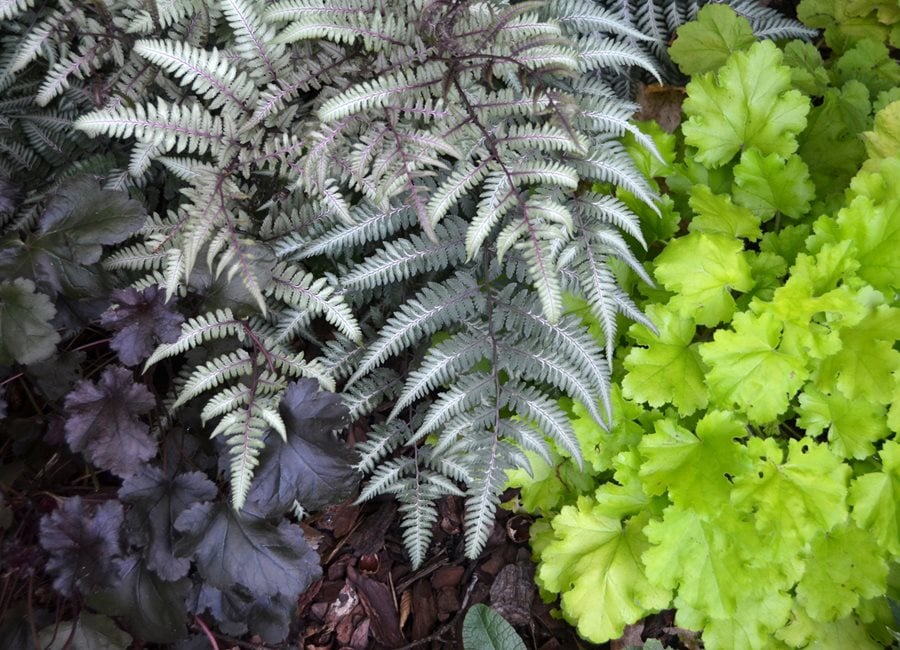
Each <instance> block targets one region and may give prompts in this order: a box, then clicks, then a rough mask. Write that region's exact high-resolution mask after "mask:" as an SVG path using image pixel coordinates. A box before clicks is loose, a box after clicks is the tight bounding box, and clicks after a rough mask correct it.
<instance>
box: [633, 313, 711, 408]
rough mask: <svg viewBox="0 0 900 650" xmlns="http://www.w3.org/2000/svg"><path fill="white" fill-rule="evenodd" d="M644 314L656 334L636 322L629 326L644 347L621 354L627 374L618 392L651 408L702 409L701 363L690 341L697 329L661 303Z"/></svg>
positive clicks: (695, 346)
mask: <svg viewBox="0 0 900 650" xmlns="http://www.w3.org/2000/svg"><path fill="white" fill-rule="evenodd" d="M646 314H647V317H648V318H649V319H650V320H651V321H653V323H654V325H656V326H657V328H658V330H659V335H658V336H657V335H656V334H654V333H653V332H651V331H650V330H648V329H647V328H646V327H645V326H644V325H641V324H640V323H637V324H635V325H632V326H631V328H630V329H629V334H630V335H631V337H632V338H633V339H634V340H635V341H636V342H637V343H638V344H639V345H645V346H647V347H633V348H631V350H630V351H629V352H628V356H627V357H625V364H624V365H625V369H626V370H627V371H628V373H627V374H626V375H625V377H624V379H623V380H622V393H623V394H624V395H625V397H627V398H629V399H634V400H637V401H639V402H646V403H647V404H649V405H650V406H655V407H659V406H662V405H663V404H666V403H668V402H671V403H672V404H674V405H675V407H676V408H677V409H678V410H679V411H680V412H681V413H682V414H684V415H690V414H691V413H693V412H694V411H696V410H697V409H701V408H704V407H705V406H706V403H707V394H706V385H705V384H704V382H703V363H702V362H701V361H700V354H699V353H698V352H697V344H696V343H691V341H693V339H694V332H695V331H696V329H697V328H696V326H695V325H694V322H693V321H692V320H691V319H690V318H682V317H680V316H678V315H677V314H674V313H672V312H671V311H670V310H669V309H668V308H666V307H664V306H662V305H650V306H648V307H647V309H646Z"/></svg>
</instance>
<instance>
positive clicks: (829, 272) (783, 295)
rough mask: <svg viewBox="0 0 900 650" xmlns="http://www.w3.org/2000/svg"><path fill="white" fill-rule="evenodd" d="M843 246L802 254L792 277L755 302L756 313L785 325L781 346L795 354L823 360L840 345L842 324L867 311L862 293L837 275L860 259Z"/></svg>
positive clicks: (782, 349)
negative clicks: (767, 299) (840, 282)
mask: <svg viewBox="0 0 900 650" xmlns="http://www.w3.org/2000/svg"><path fill="white" fill-rule="evenodd" d="M848 248H849V247H848V246H845V247H843V249H838V248H834V249H828V250H823V251H820V252H819V253H818V254H817V255H816V256H815V257H812V256H810V255H800V256H798V257H797V261H796V263H795V264H794V266H793V267H792V268H791V273H790V277H789V278H788V280H787V281H786V282H785V283H784V285H783V286H781V287H779V288H778V289H776V290H775V291H774V293H773V295H772V301H771V302H770V303H757V302H754V303H751V305H750V307H751V309H753V310H754V311H756V312H762V311H768V312H770V313H772V314H774V315H775V317H776V318H777V319H778V320H779V321H780V322H781V324H782V328H783V329H782V337H781V345H780V346H779V348H778V349H779V350H780V351H781V352H785V353H787V354H792V355H795V356H797V357H806V356H809V357H812V358H813V359H824V358H825V357H828V356H830V355H832V354H835V353H837V352H838V351H839V350H840V349H841V340H840V333H839V328H840V327H846V326H850V325H854V324H855V323H857V322H858V321H859V320H860V319H861V318H862V316H863V314H864V313H865V311H866V308H865V307H864V305H862V304H860V298H859V297H858V295H857V294H856V293H855V292H854V291H852V290H851V289H850V288H849V287H847V286H846V285H841V286H839V287H837V288H833V287H835V285H837V282H838V280H839V279H840V278H841V276H842V275H843V274H844V273H845V272H847V271H848V270H850V269H852V268H853V265H854V264H855V263H856V260H855V258H853V256H851V255H849V254H847V249H848Z"/></svg>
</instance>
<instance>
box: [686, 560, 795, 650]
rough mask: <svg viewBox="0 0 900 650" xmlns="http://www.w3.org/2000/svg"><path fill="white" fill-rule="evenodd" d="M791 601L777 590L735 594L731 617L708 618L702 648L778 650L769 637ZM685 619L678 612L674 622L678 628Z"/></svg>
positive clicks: (777, 626) (782, 619)
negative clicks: (734, 609) (735, 606)
mask: <svg viewBox="0 0 900 650" xmlns="http://www.w3.org/2000/svg"><path fill="white" fill-rule="evenodd" d="M763 580H765V578H762V577H760V581H763ZM791 601H792V599H791V597H790V596H789V595H788V594H786V593H784V592H783V591H779V590H777V589H757V590H755V591H751V592H745V593H740V594H738V595H737V611H738V613H737V614H736V615H735V616H730V617H728V618H717V619H711V620H709V621H707V622H706V623H705V625H704V626H703V643H704V646H705V647H707V648H729V650H759V649H761V648H765V649H766V650H780V649H781V648H782V647H783V646H781V645H779V644H776V643H774V642H773V641H772V635H773V633H774V632H775V631H776V630H777V629H779V628H780V627H781V626H782V625H784V623H785V622H786V621H787V619H788V616H789V613H790V609H791ZM685 620H686V617H685V616H684V615H683V613H682V611H680V610H679V611H678V612H677V613H676V615H675V622H676V623H677V624H678V625H682V624H683V623H682V622H683V621H685ZM785 650H786V649H785Z"/></svg>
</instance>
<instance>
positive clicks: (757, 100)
mask: <svg viewBox="0 0 900 650" xmlns="http://www.w3.org/2000/svg"><path fill="white" fill-rule="evenodd" d="M781 62H782V56H781V51H780V50H779V49H778V48H777V47H776V46H775V44H774V43H772V42H771V41H761V42H759V43H755V44H754V45H753V46H752V47H751V48H750V49H749V50H748V51H747V52H736V53H735V54H733V55H732V56H731V57H730V58H729V59H728V62H727V63H726V64H725V65H724V66H723V67H722V68H721V69H720V70H719V72H718V75H714V74H713V73H706V74H703V75H700V76H698V77H695V78H694V80H693V81H691V83H689V84H688V87H687V91H688V97H687V99H686V100H685V102H684V111H685V114H686V115H688V118H689V119H688V120H687V121H686V122H685V123H684V124H683V126H682V131H683V133H684V140H685V142H686V143H687V144H688V145H690V146H692V147H696V148H697V155H696V159H697V161H698V162H700V163H702V164H704V165H707V166H709V167H719V166H720V165H723V164H725V163H727V162H728V161H729V160H731V159H732V157H734V155H735V154H736V153H737V152H738V151H741V150H742V149H750V148H754V147H755V148H757V149H759V150H760V151H761V152H762V153H764V154H770V153H777V154H778V155H779V156H782V157H783V158H787V157H788V156H790V155H791V154H792V153H794V152H795V151H796V150H797V137H796V136H797V134H798V133H800V131H802V130H803V128H804V127H805V126H806V114H807V112H808V111H809V100H808V99H807V98H806V97H804V96H803V95H802V94H800V92H799V91H797V90H791V70H790V68H788V67H787V66H785V65H782V63H781Z"/></svg>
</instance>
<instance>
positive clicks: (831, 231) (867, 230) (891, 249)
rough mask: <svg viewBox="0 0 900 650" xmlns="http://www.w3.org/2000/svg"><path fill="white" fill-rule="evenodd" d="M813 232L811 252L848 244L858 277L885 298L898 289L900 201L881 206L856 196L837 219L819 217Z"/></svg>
mask: <svg viewBox="0 0 900 650" xmlns="http://www.w3.org/2000/svg"><path fill="white" fill-rule="evenodd" d="M898 182H900V179H898ZM813 228H814V231H815V235H813V237H812V239H811V240H810V242H809V244H810V249H811V250H818V249H819V248H820V247H822V246H824V245H825V244H827V243H832V244H840V243H843V242H851V243H852V246H853V249H854V258H855V259H856V260H858V263H859V268H858V270H857V273H858V275H859V277H861V278H862V279H863V280H865V281H866V282H868V283H870V284H871V285H872V286H873V287H875V288H876V289H878V290H879V291H883V292H885V293H888V294H890V293H891V292H893V291H894V290H895V289H896V287H898V286H900V255H898V254H897V251H898V250H900V200H891V201H887V202H884V203H882V202H874V201H873V200H872V199H870V198H869V197H867V196H857V197H856V198H854V199H853V200H852V202H851V203H850V205H849V206H847V207H846V208H844V209H842V210H841V211H840V212H838V214H837V218H836V219H831V218H829V217H822V218H820V219H818V220H816V223H815V225H814V227H813Z"/></svg>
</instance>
